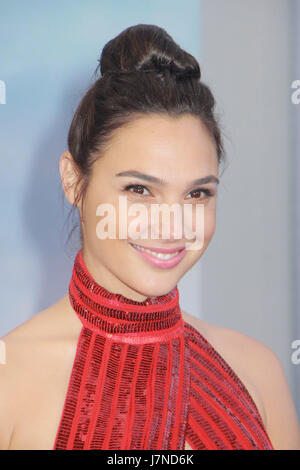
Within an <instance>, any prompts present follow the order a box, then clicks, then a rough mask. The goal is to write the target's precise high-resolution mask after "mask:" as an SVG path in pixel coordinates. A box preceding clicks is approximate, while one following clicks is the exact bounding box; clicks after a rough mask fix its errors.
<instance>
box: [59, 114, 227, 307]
mask: <svg viewBox="0 0 300 470" xmlns="http://www.w3.org/2000/svg"><path fill="white" fill-rule="evenodd" d="M67 154H68V153H65V154H63V155H62V158H61V163H60V170H61V175H62V178H63V177H64V171H65V169H66V168H70V167H69V166H68V165H64V164H63V161H64V159H65V158H69V157H68V155H67ZM133 171H134V172H135V176H130V175H129V174H128V172H131V173H132V172H133ZM125 172H126V173H125ZM138 173H140V175H138ZM68 174H69V173H68V172H66V173H65V177H66V178H67V177H68V176H66V175H68ZM141 174H143V175H141ZM145 175H146V176H145ZM150 176H151V177H153V178H152V179H151V178H149V177H150ZM211 176H212V177H214V178H215V179H217V178H218V161H217V154H216V149H215V145H214V142H213V140H212V138H211V137H210V136H209V134H208V131H207V130H206V128H205V127H204V125H203V124H202V123H201V121H200V119H199V118H196V117H194V116H191V115H184V116H180V117H179V118H176V119H173V118H170V117H163V116H159V115H151V116H143V117H141V118H138V119H136V120H134V121H132V122H131V123H130V124H129V125H126V126H125V127H122V128H120V129H118V130H117V131H116V132H115V134H114V137H113V138H112V139H111V141H110V146H109V148H108V149H107V151H106V152H105V154H104V155H103V156H101V157H100V158H99V159H98V160H97V161H96V163H95V164H94V165H93V170H92V175H91V178H90V181H89V186H88V189H87V193H86V197H85V200H84V205H83V211H82V212H81V207H80V206H78V208H79V210H80V214H81V219H82V231H83V239H84V242H83V247H82V253H83V258H84V261H85V263H86V266H87V268H88V270H89V272H90V274H91V275H92V276H93V278H94V279H95V281H96V282H98V283H99V284H100V285H102V286H103V287H104V288H106V289H107V290H109V291H111V292H115V293H120V294H122V295H124V296H126V297H128V298H131V299H132V300H136V301H143V300H145V299H146V297H152V296H158V295H163V294H166V293H167V292H169V291H170V290H171V289H172V288H173V287H174V286H175V285H176V284H177V283H178V281H179V280H180V279H181V278H182V276H183V275H184V274H185V273H186V272H187V271H188V270H189V269H191V268H192V266H193V265H194V264H195V263H196V262H197V261H198V260H199V258H200V257H201V256H202V254H203V253H204V251H205V250H206V247H207V245H208V244H209V242H210V240H211V238H212V236H213V234H214V231H215V225H216V192H217V182H216V181H214V180H213V179H212V181H210V182H207V183H200V184H199V182H198V183H197V184H195V180H196V179H201V178H205V177H211ZM155 179H157V181H156V180H155ZM217 181H218V180H217ZM66 196H67V198H68V199H69V201H70V202H71V203H72V196H70V194H69V193H68V194H67V193H66ZM120 196H123V204H124V201H126V204H127V210H126V209H124V207H126V206H123V208H121V206H120V205H119V204H120V200H119V197H120ZM125 196H126V197H125ZM103 203H105V204H106V207H104V206H102V204H103ZM137 203H139V204H141V206H139V207H140V208H141V207H142V211H143V218H141V214H142V213H141V212H136V213H134V212H132V213H130V212H129V210H130V207H131V209H133V207H134V205H135V204H137ZM163 203H164V207H165V210H166V211H168V208H171V206H172V204H174V203H176V204H177V209H178V208H179V209H181V210H182V217H181V218H180V219H178V218H177V219H176V218H175V217H174V215H173V213H172V211H170V225H169V226H168V224H167V225H165V230H166V231H165V232H164V238H163V235H162V233H163V232H162V228H163V223H162V222H163V217H162V216H160V217H159V219H157V218H155V217H154V216H153V215H152V216H151V210H152V209H151V206H152V207H154V206H153V205H154V204H156V205H157V204H163ZM184 205H188V206H189V207H188V209H190V210H191V213H190V217H188V216H186V217H184V216H183V214H184ZM196 205H201V206H199V207H201V208H202V209H201V210H200V212H199V213H198V217H199V214H200V217H201V218H200V219H199V218H198V224H199V223H200V226H201V235H200V236H199V231H198V235H196V234H194V237H193V238H189V237H190V235H187V233H191V232H185V230H186V229H187V228H188V227H189V228H190V229H191V230H196V228H197V227H198V229H199V225H196V217H197V215H196ZM108 206H109V207H110V209H109V212H107V211H105V209H106V208H107V207H108ZM101 207H102V212H101ZM160 207H162V206H160ZM114 213H115V217H114V216H113V215H114ZM164 214H166V212H164ZM109 215H110V219H108V217H109ZM139 215H140V218H139V221H137V218H138V216H139ZM191 215H192V217H191ZM145 216H146V218H145ZM119 217H121V219H120V218H119ZM101 220H102V224H101ZM105 220H106V222H108V220H109V224H110V225H108V224H105V223H104V222H105ZM164 220H165V223H166V221H167V220H168V219H164ZM134 221H135V224H134V223H133V222H134ZM158 221H159V222H158ZM199 221H200V222H199ZM125 222H126V225H127V226H126V225H124V223H125ZM138 222H139V223H140V224H139V223H138ZM203 222H204V225H203ZM121 224H123V225H122V228H121ZM113 227H115V230H116V232H115V233H114V230H113ZM129 228H130V230H129ZM135 229H136V230H135ZM180 229H181V230H182V233H181V235H180ZM109 230H110V231H109ZM120 230H122V231H123V235H120V233H121V232H120ZM103 231H105V232H106V233H109V234H110V237H111V238H106V239H103V236H104V235H101V234H103ZM124 231H125V232H124ZM124 233H125V237H124ZM101 236H102V238H101ZM178 236H180V238H178ZM201 236H203V239H202V241H203V243H202V245H201V243H199V240H201ZM136 237H137V238H136ZM155 237H156V238H155ZM196 238H197V239H198V245H194V248H193V245H192V241H193V240H195V239H196ZM133 244H135V245H139V246H140V247H144V248H151V249H152V250H153V249H154V250H153V251H158V252H159V250H160V249H161V248H164V249H166V248H170V249H172V250H177V248H178V249H179V248H182V247H185V250H184V251H183V252H181V253H179V255H177V256H176V259H175V258H174V259H170V260H169V261H167V260H162V259H160V258H158V257H157V256H154V255H151V254H147V253H146V254H143V253H142V252H141V251H140V250H138V249H137V248H135V247H134V246H133ZM197 246H198V249H195V247H197ZM144 253H145V252H144ZM159 256H161V255H159ZM178 259H180V261H179V262H177V263H176V261H177V260H178Z"/></svg>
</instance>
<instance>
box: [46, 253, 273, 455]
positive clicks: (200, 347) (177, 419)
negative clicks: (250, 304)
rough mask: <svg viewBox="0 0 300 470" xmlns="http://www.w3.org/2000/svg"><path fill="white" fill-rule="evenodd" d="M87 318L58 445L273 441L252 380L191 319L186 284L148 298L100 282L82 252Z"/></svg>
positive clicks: (81, 295)
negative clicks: (185, 308) (186, 313)
mask: <svg viewBox="0 0 300 470" xmlns="http://www.w3.org/2000/svg"><path fill="white" fill-rule="evenodd" d="M69 298H70V302H71V305H72V307H73V309H74V312H75V313H76V314H77V315H78V316H79V318H80V320H81V322H82V329H81V332H80V335H79V338H78V342H77V349H76V355H75V359H74V363H73V367H72V371H71V375H70V379H69V384H68V390H67V394H66V397H65V403H64V407H63V412H62V415H61V419H60V423H59V428H58V431H57V435H56V438H55V444H54V450H55V449H83V450H84V449H102V450H104V449H106V450H107V449H115V450H116V449H122V450H124V449H150V450H180V449H184V444H185V441H187V442H188V443H189V445H190V446H191V447H192V449H194V450H202V449H211V450H213V449H229V450H230V449H231V450H233V449H250V450H251V449H252V450H255V449H270V450H273V446H272V444H271V441H270V439H269V437H268V435H267V433H266V430H265V428H264V425H263V422H262V419H261V416H260V414H259V411H258V409H257V407H256V405H255V403H254V401H253V400H252V398H251V396H250V394H249V392H248V391H247V389H246V387H245V386H244V384H243V383H242V382H241V380H240V379H239V378H238V377H237V375H236V374H235V372H234V371H233V370H232V369H231V367H230V366H229V365H228V364H227V363H226V362H225V360H224V359H223V358H222V357H221V356H220V355H219V354H218V352H217V351H216V350H215V349H214V348H213V347H212V345H211V344H210V343H209V342H208V341H207V340H206V339H205V338H204V337H203V336H202V335H201V334H200V333H199V332H198V331H197V330H196V329H195V328H194V327H193V326H191V325H190V324H188V323H187V322H185V321H184V320H183V318H182V314H181V310H180V307H179V293H178V288H177V286H176V287H174V288H173V289H172V290H171V291H170V292H169V293H168V294H166V295H162V296H158V297H148V298H147V299H146V300H144V301H143V302H137V301H134V300H131V299H128V298H126V297H124V296H122V295H121V294H113V293H111V292H109V291H107V290H106V289H104V288H103V287H102V286H100V285H99V284H97V283H96V281H95V280H94V279H93V278H92V276H91V275H90V273H89V272H88V270H87V267H86V265H85V263H84V260H83V256H82V252H81V250H79V251H78V253H77V255H76V258H75V261H74V266H73V272H72V277H71V281H70V285H69Z"/></svg>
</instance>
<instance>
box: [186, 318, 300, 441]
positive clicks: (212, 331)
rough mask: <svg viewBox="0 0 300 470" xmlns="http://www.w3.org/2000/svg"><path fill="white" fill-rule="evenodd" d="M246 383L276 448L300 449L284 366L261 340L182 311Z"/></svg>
mask: <svg viewBox="0 0 300 470" xmlns="http://www.w3.org/2000/svg"><path fill="white" fill-rule="evenodd" d="M182 316H183V319H184V320H185V321H186V322H187V323H189V324H190V325H192V326H193V327H194V328H196V329H197V331H199V332H200V333H201V334H202V335H203V336H204V337H205V339H206V340H207V341H208V342H209V343H210V344H211V345H212V346H213V347H214V349H215V350H216V351H217V352H218V353H219V354H220V355H221V356H222V357H223V359H224V360H225V361H226V362H227V363H228V364H229V365H230V367H231V368H232V369H233V371H234V372H235V373H236V374H237V376H238V377H239V378H240V380H241V381H242V382H243V384H244V385H245V386H246V388H247V390H248V392H249V393H250V395H251V397H252V398H253V401H254V402H255V404H256V406H257V408H258V410H259V412H260V415H261V417H262V420H263V423H264V425H265V428H266V430H267V433H268V435H269V437H270V439H271V442H272V444H273V447H274V448H275V449H289V450H292V449H297V450H299V449H300V428H299V422H298V418H297V413H296V409H295V405H294V402H293V399H292V396H291V393H290V390H289V386H288V382H287V379H286V375H285V372H284V369H283V366H282V364H281V362H280V360H279V358H278V356H277V355H276V354H275V352H274V351H273V350H272V349H271V348H269V347H268V346H266V345H265V344H264V343H262V342H261V341H258V340H256V339H255V338H252V337H250V336H248V335H246V334H244V333H241V332H239V331H236V330H232V329H229V328H224V327H219V326H216V325H212V324H210V323H208V322H205V321H203V320H201V319H199V318H196V317H195V316H193V315H190V314H188V313H186V312H182Z"/></svg>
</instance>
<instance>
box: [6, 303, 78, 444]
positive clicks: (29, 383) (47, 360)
mask: <svg viewBox="0 0 300 470" xmlns="http://www.w3.org/2000/svg"><path fill="white" fill-rule="evenodd" d="M66 305H67V303H66V302H65V297H64V298H62V299H60V301H58V302H57V303H56V304H54V305H52V306H51V307H49V308H47V309H45V310H43V311H41V312H39V313H37V314H35V315H34V316H32V317H31V318H29V319H28V320H27V321H25V322H24V323H22V324H20V325H19V326H17V327H16V328H14V329H13V330H11V331H10V332H9V333H7V334H6V335H5V336H2V337H1V338H0V339H1V349H2V360H1V364H0V449H8V448H9V443H10V441H11V438H12V435H13V430H14V425H15V422H16V417H17V416H18V412H20V409H22V407H24V406H26V400H28V397H30V395H31V393H32V387H33V386H34V384H35V383H37V384H38V383H39V382H41V380H43V374H46V373H47V365H48V364H49V365H50V366H51V364H52V363H53V364H54V363H55V355H59V354H60V353H61V349H62V347H61V345H62V344H65V343H66V340H67V338H68V333H67V331H68V326H69V325H68V323H67V318H68V317H67V316H66V308H65V306H66ZM62 315H65V318H66V321H65V322H64V321H63V322H62V321H61V316H62ZM73 317H74V316H73ZM62 325H64V327H63V328H62V327H61V326H62ZM73 329H74V327H73ZM70 330H71V331H72V328H70ZM74 335H75V329H74ZM54 342H55V346H57V347H55V348H54V347H53V345H54ZM3 358H4V360H3ZM45 364H46V367H45ZM48 370H49V367H48Z"/></svg>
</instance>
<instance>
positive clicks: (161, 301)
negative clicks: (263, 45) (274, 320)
mask: <svg viewBox="0 0 300 470" xmlns="http://www.w3.org/2000/svg"><path fill="white" fill-rule="evenodd" d="M100 70H101V77H100V78H99V79H97V80H96V81H95V83H94V85H93V86H92V87H91V88H90V89H89V90H88V92H87V93H86V95H85V96H84V97H83V99H82V101H81V103H80V105H79V107H78V109H77V111H76V113H75V115H74V118H73V121H72V124H71V127H70V131H69V137H68V147H69V149H68V151H66V152H64V153H63V154H62V156H61V159H60V164H59V169H60V174H61V179H62V185H63V189H64V193H65V196H66V198H67V200H68V201H69V202H70V203H71V204H72V206H73V208H77V209H78V213H79V215H80V221H81V224H80V230H81V248H80V250H79V251H78V252H77V254H76V256H75V259H74V266H73V271H72V276H71V280H70V285H69V292H68V293H67V294H66V295H65V296H64V297H63V298H62V299H60V300H59V301H58V302H57V303H56V304H55V305H52V306H51V307H49V308H47V309H46V310H44V311H42V312H40V313H39V314H37V315H35V316H34V317H33V318H31V319H30V320H28V321H26V322H25V323H23V324H22V325H20V326H19V327H17V328H15V329H14V330H13V331H11V332H10V333H9V334H7V335H6V336H5V337H4V338H2V339H3V341H5V344H6V354H7V364H6V365H5V366H3V367H2V368H1V387H0V388H1V392H0V393H1V400H0V403H1V410H0V412H1V420H0V422H1V424H0V442H1V448H2V449H198V450H200V449H252V450H255V449H299V448H300V431H299V425H298V422H297V417H296V412H295V408H294V404H293V402H292V398H291V395H290V392H289V389H288V385H287V382H286V378H285V376H284V373H283V369H282V366H281V364H280V362H279V360H278V358H277V356H276V355H275V354H274V353H273V352H272V351H271V350H270V349H269V348H267V347H266V346H265V345H263V344H262V343H260V342H258V341H256V340H254V339H252V338H250V337H248V336H246V335H243V334H241V333H238V332H236V331H233V330H229V329H226V328H220V327H216V326H214V325H211V324H209V323H207V322H204V321H202V320H200V319H198V318H196V317H193V316H192V315H190V314H188V313H186V312H183V311H181V309H180V305H179V293H178V289H177V283H178V281H179V280H180V279H181V278H182V276H183V275H184V274H185V273H186V272H187V271H188V270H189V269H191V267H192V266H193V265H194V264H195V263H196V262H197V261H198V260H199V259H200V257H201V256H202V254H203V253H204V251H205V250H206V248H207V246H208V244H209V242H210V240H211V238H212V236H213V234H214V231H215V222H216V197H217V185H218V182H219V177H218V176H219V166H220V163H221V161H222V158H223V146H222V140H221V134H220V130H219V127H218V124H217V121H216V118H215V116H214V98H213V96H212V94H211V92H210V90H209V88H208V87H207V86H206V85H205V84H203V83H202V82H201V81H200V68H199V64H198V63H197V61H196V60H195V58H194V57H193V56H191V55H190V54H188V53H187V52H185V51H184V50H182V49H181V48H180V47H179V46H178V45H177V44H176V43H175V42H174V41H173V39H172V38H171V37H170V36H169V35H168V34H167V33H166V31H165V30H163V29H162V28H159V27H157V26H154V25H137V26H134V27H130V28H127V29H126V30H124V31H123V32H122V33H120V34H119V35H118V36H117V37H116V38H114V39H113V40H111V41H110V42H109V43H108V44H106V46H105V47H104V49H103V51H102V55H101V60H100ZM121 196H123V198H121ZM120 201H121V204H123V203H124V201H125V202H126V204H127V206H126V207H125V206H121V205H120ZM156 204H162V205H163V204H165V205H166V206H167V208H170V207H171V206H172V205H173V204H175V205H176V204H177V208H178V207H179V208H184V207H186V206H188V209H189V210H190V211H189V215H190V218H189V217H183V225H184V229H186V230H184V231H182V232H180V228H181V229H182V226H181V222H178V219H177V222H176V223H175V216H174V218H173V219H172V222H171V223H170V226H169V232H168V231H167V236H165V237H163V236H162V233H163V227H165V225H164V224H163V223H162V224H160V219H159V220H158V221H157V219H156V221H155V222H154V216H153V213H152V212H151V211H152V209H153V208H154V206H155V205H156ZM124 207H125V209H124ZM199 207H200V209H201V210H200V211H198V208H199ZM137 208H140V209H141V211H142V212H143V211H144V212H143V215H144V216H145V214H146V217H141V218H139V219H138V220H137V219H136V217H135V216H136V212H134V210H133V209H137ZM104 209H107V211H108V214H109V217H108V218H107V219H106V218H103V216H104V215H105V210H104ZM187 212H188V211H187ZM201 214H202V217H203V218H202V219H201V220H200V224H199V225H198V222H199V220H198V219H197V217H199V215H200V217H201ZM181 215H182V213H181ZM183 215H185V213H184V212H183ZM179 220H182V219H179ZM103 222H104V223H103ZM201 222H202V223H201ZM105 224H107V227H105ZM124 227H125V228H124ZM195 227H196V228H197V229H195ZM107 228H108V229H107ZM149 229H151V230H149ZM124 230H125V236H120V232H121V231H122V232H123V233H124ZM105 232H106V233H108V234H109V237H105ZM149 232H151V234H150V235H151V236H150V235H149ZM146 234H147V235H148V238H147V237H146V236H145V235H146ZM178 234H179V236H177V235H178ZM142 235H143V236H142ZM191 235H192V236H191ZM195 295H197V294H196V293H195Z"/></svg>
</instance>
